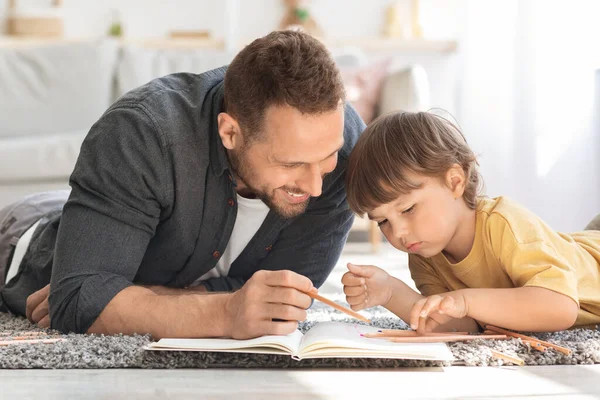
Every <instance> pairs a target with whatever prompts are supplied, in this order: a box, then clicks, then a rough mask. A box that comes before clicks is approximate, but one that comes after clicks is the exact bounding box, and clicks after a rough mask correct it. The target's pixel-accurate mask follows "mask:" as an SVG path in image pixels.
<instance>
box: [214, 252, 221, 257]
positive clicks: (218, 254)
mask: <svg viewBox="0 0 600 400" xmlns="http://www.w3.org/2000/svg"><path fill="white" fill-rule="evenodd" d="M220 256H221V253H219V252H218V251H217V250H215V252H214V253H213V257H214V258H219V257H220Z"/></svg>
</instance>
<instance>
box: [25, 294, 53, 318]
mask: <svg viewBox="0 0 600 400" xmlns="http://www.w3.org/2000/svg"><path fill="white" fill-rule="evenodd" d="M49 294H50V285H49V284H48V285H46V286H44V287H43V288H42V289H40V290H38V291H37V292H35V293H33V294H31V295H30V296H29V297H28V298H27V302H26V303H25V314H26V315H27V319H28V320H30V321H31V322H33V323H34V324H38V326H39V327H40V328H48V327H50V315H49V314H48V295H49Z"/></svg>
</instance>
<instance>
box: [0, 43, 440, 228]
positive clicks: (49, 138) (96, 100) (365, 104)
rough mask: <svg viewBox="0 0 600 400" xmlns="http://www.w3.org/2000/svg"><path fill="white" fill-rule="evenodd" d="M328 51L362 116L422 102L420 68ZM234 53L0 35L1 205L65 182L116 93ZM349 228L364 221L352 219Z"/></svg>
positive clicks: (424, 84) (425, 94)
mask: <svg viewBox="0 0 600 400" xmlns="http://www.w3.org/2000/svg"><path fill="white" fill-rule="evenodd" d="M332 54H333V56H334V58H335V60H336V62H337V63H338V65H339V66H340V69H341V71H342V75H343V77H344V81H345V83H346V89H347V93H348V99H349V100H350V101H352V102H353V103H354V104H355V106H356V107H357V109H358V110H359V112H361V115H363V114H362V113H364V116H363V118H364V119H365V120H367V119H371V118H373V117H375V116H376V115H378V114H381V113H386V112H389V111H392V110H397V109H403V110H409V111H415V110H424V109H427V108H428V107H429V104H428V102H429V100H428V99H429V86H428V85H429V84H428V81H427V76H426V74H425V71H424V69H423V68H422V67H420V66H418V65H409V66H406V65H402V66H397V65H394V62H393V59H383V60H379V61H376V62H370V61H369V59H368V57H367V56H366V54H364V53H362V52H361V51H360V50H358V49H356V48H345V49H332ZM233 56H234V55H233V54H228V53H227V52H225V51H217V50H207V49H189V48H188V49H181V48H154V47H148V46H145V45H143V44H139V43H128V42H123V41H117V40H115V39H97V40H87V41H57V42H45V43H44V42H40V43H28V42H23V43H21V42H6V41H1V40H0V207H2V206H4V205H6V204H9V203H11V202H13V201H14V200H16V199H18V198H20V197H22V196H24V195H26V194H30V193H33V192H39V191H47V190H55V189H68V178H69V175H70V173H71V171H72V169H73V166H74V164H75V161H76V159H77V156H78V153H79V148H80V146H81V142H82V141H83V139H84V137H85V135H86V133H87V131H88V130H89V129H90V127H91V126H92V124H93V123H94V122H95V121H96V120H97V119H98V118H99V117H100V116H101V115H102V113H103V112H104V110H106V109H107V108H108V107H109V105H110V104H111V103H112V102H114V101H115V100H116V99H117V98H118V97H119V96H121V95H122V94H123V93H125V92H127V91H128V90H131V89H133V88H135V87H137V86H140V85H142V84H144V83H146V82H148V81H149V80H151V79H153V78H156V77H159V76H162V75H165V74H169V73H173V72H180V71H191V72H202V71H205V70H209V69H212V68H215V67H218V66H221V65H224V64H227V63H228V62H229V61H230V60H231V59H232V58H233ZM367 122H368V121H367ZM356 227H357V229H361V227H362V228H368V224H366V225H365V222H364V221H361V220H359V219H357V223H356Z"/></svg>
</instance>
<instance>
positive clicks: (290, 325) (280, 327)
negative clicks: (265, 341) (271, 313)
mask: <svg viewBox="0 0 600 400" xmlns="http://www.w3.org/2000/svg"><path fill="white" fill-rule="evenodd" d="M296 329H298V322H296V321H265V322H264V325H263V330H262V333H260V335H261V336H264V335H289V334H290V333H292V332H294V331H295V330H296Z"/></svg>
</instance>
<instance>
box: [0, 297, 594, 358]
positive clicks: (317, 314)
mask: <svg viewBox="0 0 600 400" xmlns="http://www.w3.org/2000/svg"><path fill="white" fill-rule="evenodd" d="M364 315H366V316H367V317H369V318H371V320H372V325H374V326H377V327H380V328H388V329H406V328H407V325H406V324H405V323H404V322H402V321H401V320H400V319H398V318H397V317H395V316H394V315H392V314H391V313H389V312H388V311H387V310H385V309H383V308H380V307H375V308H373V309H370V310H368V311H365V312H364ZM329 320H334V321H346V322H356V321H355V320H350V319H348V318H347V316H346V315H345V314H342V313H340V312H338V311H336V310H334V309H332V308H330V307H327V306H325V305H323V304H321V303H315V304H314V305H313V307H312V308H311V309H310V310H309V311H308V320H307V321H306V322H303V323H301V325H300V330H301V331H306V330H307V329H308V328H310V327H311V326H312V325H313V324H315V323H316V322H319V321H329ZM22 331H44V330H43V329H39V328H36V327H35V326H33V325H32V324H30V323H29V322H28V321H27V320H26V319H24V318H18V317H14V316H11V315H8V314H4V313H0V333H2V335H3V336H5V337H6V336H7V335H10V334H18V332H22ZM47 332H48V333H52V332H50V331H47ZM530 335H533V336H536V337H538V338H539V339H542V340H546V341H549V342H553V343H555V344H558V345H560V346H564V347H568V348H569V349H571V350H572V351H573V352H572V353H571V355H569V356H567V355H564V354H562V353H559V352H557V351H555V350H553V349H548V350H547V351H546V352H539V351H537V350H534V349H532V348H530V347H528V346H527V345H525V344H523V343H522V342H521V341H520V340H519V339H510V340H488V341H486V340H475V341H470V342H458V343H450V344H449V347H450V349H451V351H452V353H453V354H454V357H455V358H456V360H455V361H454V362H453V363H449V362H434V361H420V360H393V359H337V358H334V359H316V360H302V361H295V360H293V359H292V358H291V357H289V356H279V355H263V354H243V353H209V352H207V353H197V352H152V351H144V350H143V349H142V348H143V346H145V345H147V344H148V343H150V342H151V338H150V337H149V336H148V335H134V336H123V335H118V336H98V335H78V334H69V335H59V336H57V337H63V338H65V339H67V340H66V341H63V342H57V343H53V344H19V345H9V346H0V368H2V369H7V368H9V369H21V368H52V369H54V368H65V369H69V368H395V367H432V366H447V365H469V366H487V365H503V364H505V363H504V362H503V361H502V360H499V359H496V358H494V357H492V353H491V351H490V350H491V349H494V350H497V351H500V352H503V353H506V354H509V355H513V356H518V357H520V358H521V359H523V360H524V361H525V363H526V365H553V364H595V363H600V331H598V330H591V329H574V330H569V331H563V332H557V333H552V334H549V333H544V334H530Z"/></svg>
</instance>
